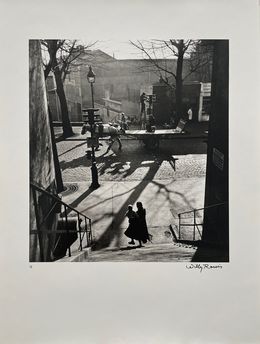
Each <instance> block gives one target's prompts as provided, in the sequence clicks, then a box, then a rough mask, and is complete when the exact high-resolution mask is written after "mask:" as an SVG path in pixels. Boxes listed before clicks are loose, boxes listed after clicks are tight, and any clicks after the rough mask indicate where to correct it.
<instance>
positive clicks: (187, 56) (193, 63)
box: [130, 39, 209, 118]
mask: <svg viewBox="0 0 260 344" xmlns="http://www.w3.org/2000/svg"><path fill="white" fill-rule="evenodd" d="M130 43H131V44H132V45H133V46H135V47H136V48H137V49H138V50H139V51H141V53H142V55H143V57H144V59H145V60H147V62H148V63H149V65H148V68H149V66H150V68H151V69H150V70H152V71H153V72H156V73H157V74H158V75H159V77H160V80H161V81H162V82H163V83H165V84H167V85H168V86H170V87H171V88H172V89H173V90H174V92H175V101H176V114H177V118H180V117H181V115H182V111H183V106H182V94H183V82H184V80H185V79H187V78H188V77H189V76H190V75H191V74H192V73H194V72H195V71H198V70H199V69H200V68H202V66H204V65H205V64H208V63H209V55H207V56H206V57H207V58H205V56H204V55H203V54H196V51H197V50H198V47H199V46H200V41H199V40H191V39H189V40H184V39H179V40H175V39H170V40H155V39H154V40H149V41H136V42H133V41H130ZM169 58H171V59H176V67H175V68H173V66H172V63H171V64H170V63H167V59H169ZM184 62H185V63H186V62H187V63H188V70H187V72H186V74H185V75H183V65H184Z"/></svg>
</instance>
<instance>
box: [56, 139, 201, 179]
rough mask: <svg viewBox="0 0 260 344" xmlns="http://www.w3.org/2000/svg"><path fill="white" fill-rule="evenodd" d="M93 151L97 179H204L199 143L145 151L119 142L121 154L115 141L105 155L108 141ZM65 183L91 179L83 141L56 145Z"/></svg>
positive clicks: (164, 144) (175, 143) (138, 145)
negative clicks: (94, 152)
mask: <svg viewBox="0 0 260 344" xmlns="http://www.w3.org/2000/svg"><path fill="white" fill-rule="evenodd" d="M101 143H102V144H103V146H101V147H100V150H99V151H97V152H96V161H97V168H98V174H99V179H100V180H102V181H106V180H107V181H128V180H129V181H133V180H158V179H173V180H175V179H180V178H193V177H204V176H205V173H206V144H205V143H204V142H202V141H199V140H197V141H196V140H182V141H180V140H178V141H174V140H163V141H162V143H161V145H160V149H159V150H158V151H157V152H149V151H146V150H145V148H144V147H143V144H142V143H141V142H139V141H138V140H129V139H125V140H124V139H123V140H122V147H123V149H122V151H119V150H118V144H117V143H116V142H115V143H114V145H113V147H112V150H111V151H110V152H109V153H108V154H105V152H106V149H107V146H108V141H107V140H102V141H101ZM57 148H58V155H59V160H60V166H61V170H62V176H63V180H64V182H81V181H88V180H91V170H90V167H91V160H88V159H87V157H86V150H87V143H86V141H85V140H82V141H81V140H66V141H61V142H58V143H57Z"/></svg>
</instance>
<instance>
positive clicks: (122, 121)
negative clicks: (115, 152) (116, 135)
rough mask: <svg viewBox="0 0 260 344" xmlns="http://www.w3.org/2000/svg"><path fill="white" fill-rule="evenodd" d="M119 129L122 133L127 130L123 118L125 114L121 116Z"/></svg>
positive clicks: (124, 118)
mask: <svg viewBox="0 0 260 344" xmlns="http://www.w3.org/2000/svg"><path fill="white" fill-rule="evenodd" d="M120 127H121V129H122V130H123V131H125V130H126V129H127V124H126V117H125V114H124V113H123V112H122V114H121V121H120Z"/></svg>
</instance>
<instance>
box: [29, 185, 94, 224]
mask: <svg viewBox="0 0 260 344" xmlns="http://www.w3.org/2000/svg"><path fill="white" fill-rule="evenodd" d="M30 185H31V186H32V187H33V188H35V189H36V190H37V191H39V192H42V193H44V194H45V195H48V196H50V197H51V198H53V199H55V200H56V201H57V202H58V203H60V204H62V205H64V206H66V207H67V208H69V209H70V210H72V211H75V212H76V213H77V214H80V215H81V216H84V217H86V218H87V219H88V220H91V219H90V218H89V217H88V216H86V215H84V214H83V213H81V212H80V211H78V210H76V209H75V208H72V207H71V206H70V205H68V204H67V203H65V202H63V201H62V200H61V199H60V198H59V197H57V196H55V195H53V194H52V193H50V192H48V191H47V190H44V189H42V188H40V187H39V186H37V185H35V184H34V183H32V182H30Z"/></svg>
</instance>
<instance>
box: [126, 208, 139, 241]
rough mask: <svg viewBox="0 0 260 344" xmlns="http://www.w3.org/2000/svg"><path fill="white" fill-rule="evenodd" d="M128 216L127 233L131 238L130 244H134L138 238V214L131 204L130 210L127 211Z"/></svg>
mask: <svg viewBox="0 0 260 344" xmlns="http://www.w3.org/2000/svg"><path fill="white" fill-rule="evenodd" d="M126 217H128V221H129V225H128V227H127V230H126V231H125V233H124V234H125V235H126V236H127V237H128V238H130V239H131V241H130V242H129V244H130V245H134V244H135V241H134V239H136V230H137V215H136V213H135V211H133V206H132V205H129V206H128V210H127V212H126Z"/></svg>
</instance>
